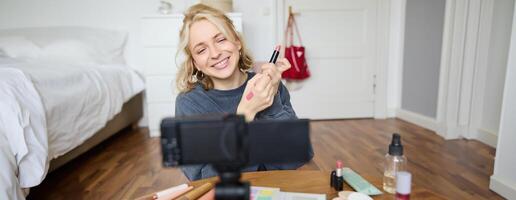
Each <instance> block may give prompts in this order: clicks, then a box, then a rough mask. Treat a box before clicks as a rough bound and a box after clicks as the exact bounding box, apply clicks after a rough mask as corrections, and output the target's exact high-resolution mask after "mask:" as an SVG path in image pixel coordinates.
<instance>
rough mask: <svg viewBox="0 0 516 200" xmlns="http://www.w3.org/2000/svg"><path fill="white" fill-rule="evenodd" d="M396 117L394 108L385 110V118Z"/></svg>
mask: <svg viewBox="0 0 516 200" xmlns="http://www.w3.org/2000/svg"><path fill="white" fill-rule="evenodd" d="M394 117H396V108H388V109H387V118H394Z"/></svg>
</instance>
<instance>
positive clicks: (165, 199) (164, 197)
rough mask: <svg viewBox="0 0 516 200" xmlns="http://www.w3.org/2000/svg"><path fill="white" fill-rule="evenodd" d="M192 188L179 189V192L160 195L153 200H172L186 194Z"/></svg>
mask: <svg viewBox="0 0 516 200" xmlns="http://www.w3.org/2000/svg"><path fill="white" fill-rule="evenodd" d="M193 188H194V187H193V186H188V187H187V188H184V189H180V190H176V191H174V192H171V193H169V194H164V195H160V196H159V197H157V198H155V200H169V199H174V198H176V197H179V196H181V195H183V194H186V193H187V192H189V191H190V190H192V189H193Z"/></svg>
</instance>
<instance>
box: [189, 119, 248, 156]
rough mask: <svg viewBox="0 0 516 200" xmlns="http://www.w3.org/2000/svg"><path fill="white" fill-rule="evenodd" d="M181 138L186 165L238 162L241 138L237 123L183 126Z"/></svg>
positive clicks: (190, 124)
mask: <svg viewBox="0 0 516 200" xmlns="http://www.w3.org/2000/svg"><path fill="white" fill-rule="evenodd" d="M180 129H181V132H182V133H185V134H188V137H185V135H184V134H183V135H182V137H181V138H180V141H181V143H180V144H181V148H182V154H183V155H182V157H183V162H184V163H218V162H220V163H228V162H231V161H235V160H238V147H239V144H238V141H239V139H240V136H239V134H238V131H237V126H236V124H235V123H232V122H226V123H220V122H204V123H202V124H201V123H189V124H183V125H181V127H180Z"/></svg>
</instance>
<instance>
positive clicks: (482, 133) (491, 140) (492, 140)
mask: <svg viewBox="0 0 516 200" xmlns="http://www.w3.org/2000/svg"><path fill="white" fill-rule="evenodd" d="M475 139H476V140H478V141H480V142H482V143H484V144H487V145H489V146H491V147H493V148H496V144H497V143H498V135H497V134H496V133H495V132H494V131H490V130H486V129H482V128H479V129H478V130H477V135H476V136H475Z"/></svg>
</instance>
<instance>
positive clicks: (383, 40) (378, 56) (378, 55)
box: [272, 0, 391, 119]
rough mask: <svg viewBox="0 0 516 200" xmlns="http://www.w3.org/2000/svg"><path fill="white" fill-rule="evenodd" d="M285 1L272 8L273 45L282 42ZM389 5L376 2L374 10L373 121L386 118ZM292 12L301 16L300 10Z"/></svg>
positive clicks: (385, 0) (384, 0) (388, 1)
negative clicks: (375, 42)
mask: <svg viewBox="0 0 516 200" xmlns="http://www.w3.org/2000/svg"><path fill="white" fill-rule="evenodd" d="M285 1H286V0H276V1H275V3H273V8H272V13H273V17H272V24H273V27H274V28H273V29H274V34H275V36H274V39H275V44H280V43H281V42H282V41H283V30H284V27H285V26H286V20H287V19H286V18H285V16H286V13H285V11H286V10H287V9H286V5H285V4H286V2H285ZM390 5H391V0H377V8H376V12H377V15H376V30H377V31H376V37H375V39H376V41H377V49H376V52H375V56H374V59H375V62H374V63H375V66H374V69H373V71H374V73H375V74H373V76H375V78H374V83H373V84H374V85H373V87H375V89H374V91H375V92H374V113H373V117H374V118H375V119H385V118H386V117H387V67H388V64H389V43H390V38H389V31H390V28H391V27H390V24H391V23H390ZM292 10H293V11H294V12H295V13H296V12H297V13H299V14H301V15H302V10H301V11H299V10H296V8H295V7H292Z"/></svg>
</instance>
